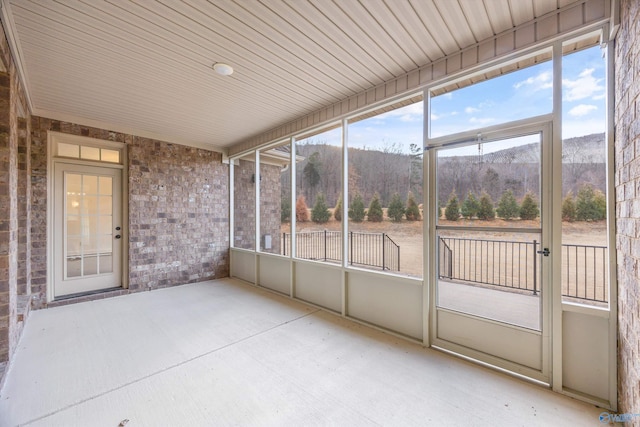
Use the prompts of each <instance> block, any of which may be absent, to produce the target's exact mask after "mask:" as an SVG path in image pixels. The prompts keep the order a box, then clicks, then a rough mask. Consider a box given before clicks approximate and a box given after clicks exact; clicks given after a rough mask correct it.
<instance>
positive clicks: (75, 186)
mask: <svg viewBox="0 0 640 427" xmlns="http://www.w3.org/2000/svg"><path fill="white" fill-rule="evenodd" d="M65 185H66V186H67V189H66V190H67V194H68V195H73V196H77V195H80V193H81V192H82V175H78V174H75V173H68V174H65Z"/></svg>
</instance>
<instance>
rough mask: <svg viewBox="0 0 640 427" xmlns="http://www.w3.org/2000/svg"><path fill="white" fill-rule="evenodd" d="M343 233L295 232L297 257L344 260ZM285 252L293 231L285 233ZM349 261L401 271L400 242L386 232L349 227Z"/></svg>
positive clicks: (289, 245) (283, 250)
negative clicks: (357, 229)
mask: <svg viewBox="0 0 640 427" xmlns="http://www.w3.org/2000/svg"><path fill="white" fill-rule="evenodd" d="M341 236H342V233H341V232H340V231H329V230H322V231H306V232H300V233H296V254H295V256H296V257H297V258H302V259H311V260H316V261H329V262H340V261H341V260H342V238H341ZM282 240H283V244H282V254H283V255H287V254H290V253H291V234H290V233H282ZM347 244H348V248H349V249H348V250H349V253H348V260H347V261H348V263H349V264H350V265H365V266H369V267H379V268H382V269H383V270H393V271H400V246H399V245H398V244H396V242H394V241H393V239H392V238H391V237H389V235H388V234H386V233H363V232H358V231H350V232H349V238H348V242H347Z"/></svg>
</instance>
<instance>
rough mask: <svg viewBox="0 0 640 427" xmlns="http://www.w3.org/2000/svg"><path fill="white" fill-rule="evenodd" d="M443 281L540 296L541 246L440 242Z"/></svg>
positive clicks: (444, 240) (440, 263)
mask: <svg viewBox="0 0 640 427" xmlns="http://www.w3.org/2000/svg"><path fill="white" fill-rule="evenodd" d="M438 243H439V246H440V248H439V249H438V253H439V254H440V257H439V272H438V275H439V277H440V278H446V279H453V280H460V281H464V282H472V283H480V284H486V285H494V286H502V287H507V288H514V289H521V290H526V291H531V292H533V293H534V294H536V293H537V292H538V285H537V281H538V280H537V266H536V262H537V256H534V255H535V254H536V249H537V247H538V243H537V242H536V241H535V240H534V241H533V242H511V241H503V240H479V239H460V238H454V237H440V238H439V240H438Z"/></svg>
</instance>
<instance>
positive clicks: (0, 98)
mask: <svg viewBox="0 0 640 427" xmlns="http://www.w3.org/2000/svg"><path fill="white" fill-rule="evenodd" d="M10 80H11V79H10V77H9V73H0V371H2V370H3V369H2V368H3V366H2V365H4V364H5V363H6V362H7V361H8V360H9V355H10V350H9V349H10V344H9V337H10V335H11V317H12V315H13V314H15V310H16V304H15V298H16V289H15V287H16V262H15V260H16V259H17V257H16V252H17V241H16V236H15V233H16V225H17V224H16V221H17V215H16V192H17V181H16V175H17V170H16V169H17V162H16V156H17V147H16V146H15V144H14V143H13V142H15V141H12V140H11V137H10V123H9V110H10V108H9V99H10V98H9V93H10Z"/></svg>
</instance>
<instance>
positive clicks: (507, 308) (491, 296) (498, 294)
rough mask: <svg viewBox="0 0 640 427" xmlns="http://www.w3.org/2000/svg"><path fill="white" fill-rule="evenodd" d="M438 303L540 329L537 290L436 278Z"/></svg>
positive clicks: (442, 305)
mask: <svg viewBox="0 0 640 427" xmlns="http://www.w3.org/2000/svg"><path fill="white" fill-rule="evenodd" d="M438 306H439V307H443V308H448V309H451V310H456V311H460V312H462V313H469V314H474V315H476V316H480V317H486V318H487V319H493V320H498V321H500V322H505V323H510V324H512V325H518V326H522V327H524V328H529V329H534V330H536V331H539V330H540V323H541V321H540V315H541V309H540V294H539V293H538V294H537V295H533V293H532V292H526V293H516V292H514V291H512V290H509V289H508V288H505V289H495V288H488V287H482V286H473V285H469V284H463V283H455V282H450V281H447V280H440V281H439V282H438Z"/></svg>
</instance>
